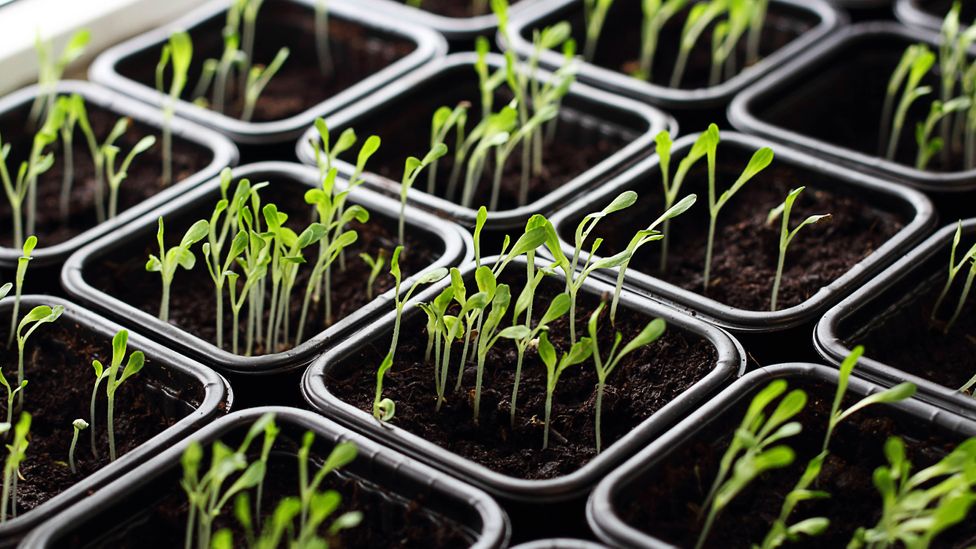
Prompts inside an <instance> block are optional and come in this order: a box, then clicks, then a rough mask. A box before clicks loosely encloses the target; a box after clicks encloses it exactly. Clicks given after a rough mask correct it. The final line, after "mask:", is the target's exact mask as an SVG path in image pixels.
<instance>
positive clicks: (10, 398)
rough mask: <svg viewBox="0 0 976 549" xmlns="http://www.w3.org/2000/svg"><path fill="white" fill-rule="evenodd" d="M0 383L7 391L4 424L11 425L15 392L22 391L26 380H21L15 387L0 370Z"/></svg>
mask: <svg viewBox="0 0 976 549" xmlns="http://www.w3.org/2000/svg"><path fill="white" fill-rule="evenodd" d="M0 385H3V388H4V389H5V390H6V391H7V419H6V421H4V424H6V425H11V424H12V423H13V417H14V397H16V396H17V393H19V392H21V391H23V390H24V387H27V380H26V379H25V380H23V381H21V382H20V383H19V384H18V385H17V387H16V388H14V387H11V386H10V382H9V381H7V378H6V376H4V375H3V371H2V370H0Z"/></svg>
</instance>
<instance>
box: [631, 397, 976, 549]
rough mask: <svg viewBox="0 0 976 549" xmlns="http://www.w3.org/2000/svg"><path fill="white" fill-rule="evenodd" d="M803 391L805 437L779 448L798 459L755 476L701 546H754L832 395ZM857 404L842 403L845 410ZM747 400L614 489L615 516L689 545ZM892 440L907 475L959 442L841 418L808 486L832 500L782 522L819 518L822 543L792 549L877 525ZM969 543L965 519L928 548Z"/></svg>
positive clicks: (903, 425)
mask: <svg viewBox="0 0 976 549" xmlns="http://www.w3.org/2000/svg"><path fill="white" fill-rule="evenodd" d="M791 385H796V384H791ZM802 388H804V389H806V390H807V392H808V394H809V396H810V401H809V402H808V403H807V406H806V409H804V411H803V412H801V413H800V415H799V416H797V418H796V419H798V420H799V421H800V422H801V423H802V424H803V433H802V434H801V435H799V436H797V437H793V438H789V439H786V441H784V442H785V444H787V445H788V446H790V447H792V448H793V449H794V450H795V451H796V453H797V458H796V460H795V462H794V463H793V465H791V466H789V467H787V468H784V469H778V470H773V471H770V472H767V473H766V474H764V475H762V476H761V477H760V478H759V479H757V480H756V481H753V483H752V484H751V485H750V486H749V487H747V488H746V489H745V490H744V491H743V492H742V493H741V494H740V495H739V496H738V497H737V498H736V499H735V500H733V502H732V503H731V504H730V505H729V507H728V508H727V509H726V510H725V512H724V513H723V514H721V515H720V516H719V519H718V520H717V521H716V523H715V526H714V528H713V530H712V534H711V536H710V537H709V540H710V541H709V543H708V544H707V546H710V547H749V546H751V545H752V544H753V543H759V542H761V541H762V539H763V537H764V536H765V535H766V533H767V532H768V530H769V526H770V524H772V522H773V521H774V520H775V519H776V517H777V516H778V515H779V510H780V507H781V505H782V503H783V500H784V498H785V496H786V494H787V493H788V492H789V491H790V490H792V489H793V487H794V486H795V484H796V481H797V480H798V479H799V477H800V475H801V474H802V472H803V469H804V468H805V467H806V463H807V461H808V460H809V459H811V458H812V457H813V456H815V455H816V454H817V453H818V452H819V451H820V447H821V444H822V443H823V437H824V434H825V431H826V424H827V415H828V414H829V411H830V405H831V401H832V400H833V394H834V391H835V388H834V387H833V386H830V387H828V386H826V385H823V384H820V383H817V384H816V385H813V384H809V383H804V384H803V385H802ZM855 400H856V398H853V397H851V396H850V395H849V397H848V399H847V401H848V404H847V405H850V404H851V403H853V402H854V401H855ZM748 402H749V400H748V399H743V402H742V405H740V406H738V407H736V408H733V412H731V413H726V414H724V415H723V417H721V418H718V419H717V420H716V421H714V422H713V423H712V424H709V425H708V426H707V427H706V428H705V430H704V431H703V432H701V433H700V434H699V435H696V436H694V437H693V438H692V439H691V441H690V442H686V443H683V444H681V445H680V446H679V447H678V448H676V449H674V450H673V451H672V452H671V453H670V455H668V456H665V457H664V459H663V461H661V462H660V463H659V464H658V465H656V466H655V467H653V468H652V469H651V470H650V471H648V472H647V473H644V474H642V475H640V476H639V477H638V478H637V479H635V480H634V481H633V482H631V483H629V484H628V486H626V487H625V488H624V489H623V490H621V492H620V493H619V494H618V497H617V501H616V506H617V509H618V511H617V512H618V514H619V515H620V516H621V518H623V520H624V521H625V522H626V523H627V524H629V525H631V526H633V527H635V528H638V529H640V530H642V531H644V532H647V533H648V534H651V535H653V536H655V537H657V538H659V539H661V540H664V541H666V542H668V543H671V544H675V545H679V546H682V547H691V546H693V545H694V543H695V541H696V539H697V537H698V534H699V531H700V525H699V523H698V520H697V515H698V512H699V509H700V507H701V502H703V501H704V499H705V496H706V494H707V492H708V489H709V488H710V486H711V482H712V480H713V479H714V477H715V474H716V471H717V469H718V462H719V460H720V459H721V457H722V454H723V453H724V452H725V449H726V448H727V447H728V443H729V439H730V436H731V433H732V431H733V429H734V428H735V427H736V426H737V425H738V422H739V421H740V420H741V417H742V413H744V411H745V405H746V404H747V403H748ZM890 436H899V437H902V438H903V439H904V440H905V443H906V447H907V455H908V457H909V459H910V460H911V462H912V464H913V467H912V471H913V472H917V471H919V470H921V469H922V468H924V467H927V466H929V465H932V464H933V463H935V462H937V461H938V460H939V459H941V457H942V456H943V455H945V454H946V453H948V452H949V451H951V450H952V449H953V448H954V447H955V446H956V445H957V444H959V443H960V442H962V440H963V437H962V436H960V435H956V434H953V433H949V432H946V431H943V430H941V429H934V428H933V426H932V425H930V424H928V423H926V422H923V421H921V420H919V419H916V418H911V417H908V416H903V415H894V414H893V413H891V412H886V411H885V410H883V409H879V408H868V409H867V410H865V411H862V412H859V413H858V414H857V415H855V416H853V417H851V418H849V419H848V420H847V421H846V422H844V423H841V424H840V426H839V427H838V428H837V429H836V431H835V433H834V437H833V439H832V440H831V444H830V451H831V454H830V456H829V457H828V458H827V461H826V463H825V464H824V468H823V471H822V473H821V475H820V478H819V479H818V481H817V483H816V484H815V485H814V486H813V489H816V490H823V491H826V492H828V493H829V494H830V497H829V498H827V499H822V500H812V501H808V502H804V503H801V504H800V505H799V506H798V507H797V508H796V510H795V511H794V513H793V515H791V520H790V523H791V524H793V523H795V522H797V521H799V520H802V519H805V518H810V517H826V518H828V519H830V521H831V525H830V528H829V529H828V530H827V531H826V532H825V533H824V534H822V535H821V536H818V537H812V538H804V539H802V540H801V541H799V542H796V543H791V544H790V546H791V547H811V548H813V547H844V546H846V545H847V542H848V541H849V540H850V539H851V536H852V535H853V532H854V530H855V529H857V528H858V527H862V526H863V527H868V528H869V527H872V526H874V525H875V524H876V523H877V520H878V518H879V517H880V514H881V496H880V495H879V494H878V492H877V490H876V489H875V488H874V485H873V484H872V480H871V479H872V474H873V472H874V470H875V468H877V467H879V466H881V465H885V464H886V463H887V462H886V460H885V458H884V454H883V447H884V443H885V440H887V438H888V437H890ZM974 542H976V526H974V525H973V523H972V521H969V523H968V524H965V525H963V526H957V527H955V528H953V529H952V530H950V531H948V532H946V533H944V534H943V535H942V536H940V537H939V538H937V541H936V545H937V546H939V547H964V546H969V545H972V544H973V543H974Z"/></svg>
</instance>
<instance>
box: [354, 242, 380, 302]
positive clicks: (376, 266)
mask: <svg viewBox="0 0 976 549" xmlns="http://www.w3.org/2000/svg"><path fill="white" fill-rule="evenodd" d="M359 258H360V259H362V260H363V263H365V264H366V265H367V266H369V278H367V279H366V299H368V300H370V301H372V300H373V286H375V285H376V279H377V278H378V277H379V276H380V272H382V271H383V266H384V265H386V250H380V251H378V252H377V253H376V257H375V258H373V257H372V256H370V255H369V254H367V253H361V254H359Z"/></svg>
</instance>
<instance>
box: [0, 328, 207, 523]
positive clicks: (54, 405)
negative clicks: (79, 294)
mask: <svg viewBox="0 0 976 549" xmlns="http://www.w3.org/2000/svg"><path fill="white" fill-rule="evenodd" d="M3 332H4V333H3V337H4V340H6V337H7V336H6V333H7V331H6V330H3ZM136 350H138V349H134V348H132V347H131V346H130V348H129V352H130V353H131V352H133V351H136ZM93 359H98V360H100V361H101V362H102V363H103V364H106V365H108V364H109V363H110V362H111V360H112V343H111V340H110V339H108V338H106V337H103V336H101V335H98V334H96V333H94V332H91V331H90V330H88V329H86V328H85V327H83V326H81V325H79V324H77V323H75V322H72V321H70V320H68V319H66V318H64V317H62V318H60V319H59V320H58V321H57V322H55V323H53V324H46V325H44V326H41V327H40V328H38V330H37V331H36V332H35V333H34V335H33V336H32V337H31V338H30V339H29V340H28V342H27V347H26V353H25V358H24V364H25V378H26V379H27V380H28V385H27V387H26V388H25V389H24V395H25V396H24V411H26V412H28V413H30V414H31V416H32V422H31V429H30V442H29V446H28V448H27V458H26V460H25V461H24V462H23V464H21V466H20V473H21V480H20V481H19V482H18V484H17V497H18V500H17V512H18V513H23V512H25V511H28V510H30V509H33V508H35V507H37V506H38V505H40V504H42V503H44V502H46V501H47V500H49V499H51V498H53V497H54V496H56V495H58V494H60V493H61V492H63V491H65V490H67V489H68V488H70V487H71V486H73V485H74V484H75V483H77V482H80V481H82V480H84V479H85V478H86V477H88V476H90V475H92V474H94V473H96V472H98V471H99V470H100V469H101V468H102V467H105V466H106V465H108V464H109V455H108V453H109V452H108V434H107V431H106V429H105V421H106V419H105V414H106V411H105V410H106V406H107V403H106V400H105V396H104V394H105V393H104V391H105V384H104V383H103V384H102V385H101V387H99V394H100V395H102V396H101V397H100V398H99V399H98V404H97V414H98V415H97V417H96V425H95V434H96V448H97V450H98V455H95V456H93V455H92V451H91V443H90V437H91V431H89V430H85V431H82V432H81V433H80V435H79V439H78V445H77V447H76V453H75V459H76V462H77V463H76V465H77V473H72V472H71V469H70V467H69V466H68V450H69V448H70V445H71V438H72V434H73V428H72V422H73V421H74V420H75V419H77V418H82V419H85V420H86V421H88V422H91V415H90V412H89V403H90V401H91V392H92V388H93V387H94V381H95V376H94V373H93V372H94V370H92V369H91V366H90V364H91V361H92V360H93ZM3 364H4V365H5V367H4V374H5V375H6V377H7V379H8V380H9V381H10V382H11V384H16V381H17V366H16V365H17V346H16V343H15V344H14V345H13V348H12V350H5V351H3ZM170 376H173V374H172V373H170V372H166V371H162V370H160V369H159V365H158V364H155V363H154V360H153V357H152V356H149V357H147V358H146V366H145V368H144V369H143V370H142V372H140V373H139V374H138V375H136V377H133V378H130V379H129V380H127V381H126V382H125V383H124V384H123V385H122V386H121V387H120V388H119V390H118V392H117V393H116V399H115V443H116V449H117V452H118V455H119V456H122V455H124V454H126V453H127V452H129V451H131V450H133V449H134V448H136V447H137V446H139V445H140V444H142V443H144V442H146V441H147V440H149V439H150V438H152V437H154V436H156V435H157V434H159V433H160V432H162V431H164V430H165V429H167V428H169V427H171V426H172V425H174V424H175V423H176V422H178V421H179V420H180V419H182V418H183V417H185V416H186V415H187V414H189V413H190V412H191V411H192V408H191V406H196V405H198V404H199V402H200V401H202V399H203V390H202V387H200V386H199V385H198V384H197V385H193V384H192V383H191V382H190V381H189V380H188V379H186V378H182V377H181V378H180V379H172V378H170ZM168 378H169V379H168ZM15 406H16V403H15ZM0 410H2V413H3V417H4V421H5V420H6V419H5V418H6V414H7V401H6V398H3V399H2V402H0ZM18 410H19V408H15V414H14V416H13V421H14V422H15V423H16V421H17V419H18V418H19V412H18ZM5 443H9V439H7V440H6V442H5Z"/></svg>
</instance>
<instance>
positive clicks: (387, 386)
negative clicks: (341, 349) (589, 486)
mask: <svg viewBox="0 0 976 549" xmlns="http://www.w3.org/2000/svg"><path fill="white" fill-rule="evenodd" d="M509 277H510V278H511V279H512V282H511V283H512V295H513V296H518V295H519V292H520V291H521V287H522V285H523V284H524V275H523V276H521V277H520V278H518V279H516V278H515V277H516V275H514V274H506V276H505V277H504V278H509ZM562 288H563V283H561V282H557V281H556V280H554V279H547V280H545V281H543V283H542V285H541V286H540V289H539V291H538V292H537V294H536V295H537V298H536V302H535V305H534V310H535V311H539V312H538V313H536V315H538V314H541V312H542V311H544V310H545V308H546V307H547V306H548V303H549V301H550V300H551V298H552V297H553V296H555V295H556V293H558V292H559V291H562ZM512 299H513V300H514V299H515V297H513V298H512ZM598 303H599V302H598V301H597V297H596V296H593V295H589V294H586V295H583V294H582V293H581V294H580V299H579V302H578V309H577V313H576V314H577V317H576V318H577V337H581V336H582V335H585V334H586V322H587V320H588V319H589V317H590V314H591V312H592V311H593V309H594V308H595V306H596V305H597V304H598ZM604 314H605V313H604ZM419 316H420V315H418V317H414V318H413V319H411V320H409V321H406V322H405V323H404V328H403V330H402V331H401V333H402V334H403V335H402V336H401V338H400V342H399V346H398V348H397V355H396V363H395V365H394V367H393V369H392V370H390V371H389V372H388V373H387V374H386V378H385V379H384V392H385V395H386V396H388V397H389V398H392V399H393V400H394V401H395V402H396V405H397V408H396V417H394V418H393V420H392V423H393V424H394V425H397V426H399V427H401V428H403V429H406V430H407V431H410V432H411V433H413V434H415V435H417V436H419V437H421V438H423V439H425V440H429V441H431V442H433V443H435V444H437V445H439V446H442V447H443V448H446V449H448V450H450V451H452V452H454V453H457V454H459V455H461V456H463V457H465V458H467V459H471V460H473V461H476V462H478V463H480V464H482V465H485V466H486V467H489V468H491V469H492V470H495V471H498V472H500V473H504V474H506V475H511V476H515V477H518V478H526V479H547V478H555V477H559V476H563V475H567V474H570V473H573V472H575V471H576V470H578V469H579V468H580V467H582V466H583V465H585V464H586V463H587V462H589V461H590V460H591V459H593V458H594V457H595V455H596V451H595V438H594V413H595V398H596V373H595V368H594V367H593V365H592V362H591V361H587V362H585V363H583V364H582V365H580V366H576V367H573V368H571V369H569V370H566V371H565V372H564V373H563V375H562V377H561V378H560V381H559V386H558V387H557V389H556V391H555V395H554V399H553V406H552V431H551V433H550V437H549V442H550V445H549V448H548V449H547V450H542V449H541V448H542V437H543V421H544V418H545V407H544V405H545V377H546V376H545V368H544V367H542V364H541V363H540V361H539V358H538V354H537V353H536V351H535V350H534V349H530V350H529V351H528V352H527V353H526V355H525V359H524V364H523V368H522V380H521V383H520V385H519V397H518V407H517V410H518V414H517V416H516V425H515V428H514V429H512V428H511V427H510V425H509V411H510V406H509V404H510V402H511V391H512V387H513V384H514V377H515V376H514V373H515V367H514V366H515V364H516V357H517V355H516V352H515V346H514V344H512V343H510V342H508V341H505V340H502V341H501V342H500V343H498V344H497V345H496V346H495V348H493V349H492V350H491V351H489V354H488V357H487V360H486V362H485V373H484V388H483V390H482V396H481V418H480V426H478V425H475V424H474V422H473V420H472V414H473V409H472V405H473V394H474V390H473V389H474V386H475V376H476V368H475V366H474V364H470V365H468V366H467V367H466V368H465V371H464V378H463V379H464V383H463V392H462V393H460V394H459V393H455V392H450V390H449V394H448V395H447V403H446V404H445V405H444V406H443V407H442V409H441V410H440V412H435V410H434V405H435V394H436V393H435V391H434V386H433V383H432V382H431V377H432V368H431V366H430V365H429V364H427V363H425V361H424V356H423V355H424V348H425V346H426V341H427V337H426V334H425V330H424V327H423V325H422V322H421V321H422V320H425V319H421V318H419ZM568 320H569V317H568V316H566V317H563V318H562V319H560V320H559V321H557V322H554V323H553V324H551V325H550V330H549V333H550V339H551V340H552V342H553V344H554V345H555V346H556V348H557V351H559V352H560V353H561V352H563V351H565V350H567V349H568V347H569V341H568V340H569V337H568V336H569V334H568V326H567V324H568ZM650 320H651V318H649V317H647V316H644V315H643V314H642V313H639V312H637V311H633V310H628V309H624V308H621V310H620V311H618V318H617V327H616V328H617V330H619V331H620V332H622V334H623V338H624V341H630V340H631V339H632V338H633V337H634V336H635V335H636V334H637V333H638V332H639V331H640V330H641V329H642V328H643V327H644V326H645V325H646V323H647V322H649V321H650ZM601 325H602V326H603V329H602V330H601V334H600V345H601V350H602V351H603V352H604V353H607V352H608V349H609V348H610V346H611V344H612V341H611V336H612V334H611V332H610V329H609V328H608V325H609V323H608V321H607V319H606V317H604V319H603V320H602V322H601ZM411 334H417V335H416V336H415V337H410V335H411ZM388 337H389V336H388V334H385V333H384V334H381V335H380V336H379V337H378V338H376V339H375V340H373V341H371V342H369V343H368V344H366V345H365V346H364V347H363V348H362V349H360V350H359V351H357V352H356V353H354V354H352V355H351V356H349V357H348V358H346V359H344V360H343V361H342V362H341V363H340V364H337V365H336V366H335V367H334V368H333V369H332V370H331V372H334V373H330V374H329V379H328V380H327V381H326V383H327V385H328V387H329V390H330V391H331V392H332V393H333V394H335V395H336V396H337V397H338V398H340V399H342V400H343V401H345V402H348V403H350V404H352V405H354V406H356V407H358V408H360V409H362V410H364V411H367V412H371V411H372V403H373V394H374V389H375V375H374V370H373V367H366V368H364V367H363V365H379V363H380V362H381V361H382V359H383V356H384V355H385V354H386V351H387V350H388V345H389V339H388ZM455 347H456V348H455V350H454V351H453V353H452V371H451V373H450V376H449V381H448V387H449V389H452V388H453V386H454V383H455V381H456V375H457V374H456V369H455V368H457V363H458V361H459V360H460V354H461V349H460V346H455ZM716 360H717V353H716V351H715V349H714V348H713V347H712V345H711V344H710V343H708V341H706V340H704V339H702V338H700V337H698V336H695V335H693V334H691V333H689V332H685V331H682V330H680V329H677V328H674V327H671V328H669V330H668V331H667V332H666V334H665V336H664V337H663V338H662V339H661V340H659V341H658V342H656V343H654V344H652V345H650V346H647V347H644V348H642V349H640V350H638V351H636V352H634V353H633V354H631V355H628V356H627V357H626V358H625V359H623V361H622V362H621V364H620V365H619V366H618V368H617V370H615V371H614V373H613V374H612V375H611V376H610V378H609V379H608V381H607V387H606V392H605V394H604V398H603V418H602V419H603V420H602V426H603V444H604V448H607V447H609V446H610V445H611V444H613V443H614V442H615V441H616V440H618V439H620V438H621V437H622V436H624V435H625V434H627V433H628V432H630V431H631V430H632V429H634V427H636V426H637V425H638V424H640V423H641V422H642V421H644V420H645V419H647V417H649V416H650V415H652V414H653V413H654V412H656V411H657V410H659V409H661V407H663V406H664V405H665V404H667V403H669V402H671V401H672V400H674V399H675V398H677V397H678V396H679V395H681V393H682V392H684V391H685V390H687V389H688V388H689V387H691V386H692V385H693V384H694V383H696V382H697V381H699V380H700V379H702V378H703V377H704V376H705V375H706V374H708V373H709V372H710V371H711V370H712V368H713V367H714V366H715V361H716Z"/></svg>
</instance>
